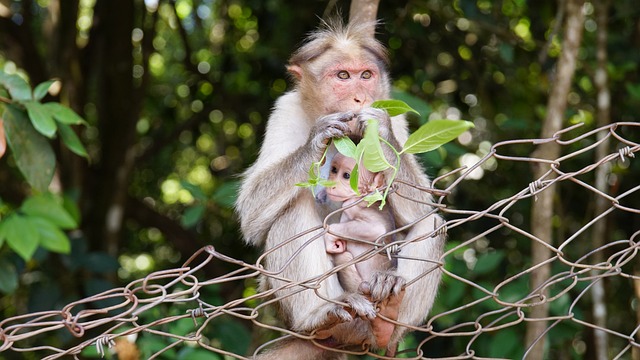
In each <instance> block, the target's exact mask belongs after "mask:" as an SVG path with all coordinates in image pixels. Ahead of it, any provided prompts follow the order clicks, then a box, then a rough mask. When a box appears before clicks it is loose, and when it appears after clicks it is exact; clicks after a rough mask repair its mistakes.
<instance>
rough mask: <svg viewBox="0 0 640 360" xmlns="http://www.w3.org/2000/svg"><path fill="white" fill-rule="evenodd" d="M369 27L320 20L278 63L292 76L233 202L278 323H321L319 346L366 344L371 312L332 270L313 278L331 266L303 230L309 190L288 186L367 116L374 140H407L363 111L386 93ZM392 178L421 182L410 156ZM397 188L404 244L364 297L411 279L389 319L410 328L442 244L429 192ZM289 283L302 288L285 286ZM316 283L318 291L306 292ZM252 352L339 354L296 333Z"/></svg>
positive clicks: (314, 326)
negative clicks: (375, 129)
mask: <svg viewBox="0 0 640 360" xmlns="http://www.w3.org/2000/svg"><path fill="white" fill-rule="evenodd" d="M374 26H375V25H374V24H372V23H350V24H348V25H346V26H343V25H342V23H341V22H340V21H334V22H332V23H325V24H323V26H322V27H321V28H320V29H319V30H317V31H315V32H313V33H312V34H311V35H310V36H309V38H308V39H307V41H306V43H305V44H304V45H303V46H302V47H301V48H300V49H298V50H297V51H296V52H295V53H294V54H293V55H292V57H291V59H290V60H289V66H288V67H287V69H288V71H289V72H290V73H291V74H292V75H293V76H294V78H295V88H294V90H293V91H290V92H288V93H286V94H284V95H283V96H282V97H280V98H279V99H278V100H277V102H276V105H275V108H274V110H273V112H272V114H271V116H270V117H269V121H268V123H267V129H266V133H265V137H264V140H263V144H262V148H261V149H260V154H259V156H258V159H257V160H256V162H255V163H254V164H253V165H252V166H251V167H250V168H249V169H248V170H247V171H246V172H245V174H244V179H243V182H242V185H241V188H240V193H239V196H238V201H237V204H236V207H237V212H238V214H239V217H240V225H241V230H242V232H243V235H244V237H245V240H246V241H247V242H248V243H250V244H253V245H257V246H264V248H265V257H264V264H263V265H264V267H265V269H266V270H267V271H269V272H270V273H272V274H275V275H274V276H265V277H263V278H262V284H261V285H262V287H263V289H264V288H269V289H274V290H275V295H276V296H277V297H278V298H280V299H281V300H280V301H279V305H280V310H281V313H282V315H283V317H284V320H285V322H286V324H287V326H289V327H290V328H291V329H292V330H295V331H298V332H302V333H307V334H310V333H312V332H314V331H316V330H319V329H320V330H322V334H323V335H322V339H324V343H323V344H324V345H328V346H331V347H342V346H345V345H355V344H358V345H361V344H371V345H373V346H374V347H375V346H376V343H375V340H376V339H375V336H374V335H373V334H372V332H371V322H370V319H371V317H372V316H373V315H374V314H372V311H374V312H375V310H374V308H373V305H372V303H371V302H370V301H369V300H368V299H367V298H366V297H364V295H362V294H358V293H345V292H344V290H343V289H342V288H341V286H340V284H339V282H338V279H337V276H335V274H334V275H333V276H330V277H323V276H322V275H323V274H325V273H327V272H330V271H331V269H332V264H331V260H330V258H329V256H328V255H327V254H326V252H325V248H324V241H323V238H322V234H323V231H322V230H316V231H314V232H311V233H309V232H308V230H309V229H314V228H318V227H319V226H320V225H321V224H322V220H323V216H324V214H320V211H319V210H318V207H317V206H316V204H315V200H314V197H313V196H312V194H311V192H310V191H309V190H307V189H303V188H299V187H296V186H294V185H295V184H296V183H298V182H303V181H305V180H306V179H307V177H308V169H309V166H310V164H311V163H312V162H314V161H317V160H319V159H320V157H321V156H322V154H323V152H324V150H325V148H326V146H327V143H328V142H329V140H330V139H331V138H334V137H341V136H345V135H355V136H362V132H363V129H364V127H365V126H366V121H367V120H369V119H376V120H378V122H379V131H380V136H381V137H383V138H384V139H386V140H387V141H388V142H389V143H390V144H392V145H393V146H394V147H396V148H399V145H398V144H399V143H404V141H405V140H406V139H407V137H408V130H407V123H406V120H405V119H404V117H397V118H394V119H393V121H391V120H390V119H389V117H388V116H387V114H386V113H385V112H384V111H381V110H377V109H372V108H370V107H369V106H370V105H371V103H372V102H373V101H375V100H378V99H387V98H389V96H390V84H389V76H388V73H387V70H386V65H387V62H388V59H387V55H386V50H385V49H384V47H383V46H382V45H381V44H380V43H379V42H377V41H376V40H375V39H374V38H373V36H372V35H371V34H372V31H373V30H372V29H373V27H374ZM388 158H389V159H394V157H392V156H388ZM391 161H393V160H391ZM398 179H402V180H404V181H406V182H408V183H413V184H417V185H421V186H425V187H428V186H429V180H428V179H427V177H426V175H424V172H423V170H422V168H421V167H420V165H419V164H418V162H417V161H416V159H415V158H414V157H413V156H412V155H403V158H402V161H401V166H400V171H399V173H398ZM397 186H398V189H397V193H395V194H391V195H390V196H389V205H388V206H391V209H392V210H393V214H394V217H395V222H396V224H397V227H398V228H399V229H402V228H403V227H404V226H405V225H407V224H413V225H412V226H410V227H409V228H408V229H405V230H406V231H404V232H403V233H401V234H399V235H400V236H399V237H400V238H404V239H405V240H406V241H407V242H406V243H405V244H403V245H402V249H401V253H400V256H399V258H398V267H397V271H396V273H395V274H390V273H389V272H381V273H379V274H377V276H375V277H374V278H373V279H372V280H371V281H370V282H369V283H368V284H367V285H368V286H369V290H370V291H369V292H368V294H367V295H368V296H369V297H370V299H371V301H373V302H384V301H385V300H388V299H389V298H391V297H392V296H393V295H397V294H398V292H399V290H400V288H401V287H402V285H403V284H404V283H405V281H409V282H412V284H411V286H408V287H407V288H406V292H405V294H404V301H403V302H402V304H401V307H400V311H399V317H398V321H399V322H400V323H407V324H410V325H414V326H415V325H420V324H422V323H423V321H424V319H425V317H426V315H427V313H428V312H429V309H430V308H431V306H432V304H433V300H434V298H435V295H436V291H437V286H438V282H439V278H440V272H439V270H438V269H437V268H438V265H437V263H436V262H437V261H439V259H440V256H441V254H442V249H443V245H444V240H443V238H442V237H441V236H436V237H428V236H427V235H429V234H432V233H433V230H434V227H435V226H436V221H437V219H439V218H437V215H434V214H433V213H432V209H431V208H430V207H429V206H428V205H426V204H428V203H430V202H431V197H430V196H429V195H428V194H426V193H425V192H422V191H419V190H416V189H415V188H414V187H411V186H406V185H403V184H402V183H401V182H398V183H397ZM416 200H417V201H416ZM416 221H417V222H416ZM414 222H416V223H415V224H414ZM299 234H301V235H299ZM286 280H289V281H286ZM291 282H293V283H303V284H304V285H307V286H306V287H303V286H298V285H296V286H291V285H290V283H291ZM287 284H289V286H287ZM318 285H319V288H318V289H317V290H313V289H311V288H310V287H314V286H316V287H317V286H318ZM316 292H317V293H316ZM319 295H321V296H322V297H321V296H319ZM323 298H325V299H327V298H328V299H335V300H338V301H340V302H342V303H346V304H347V306H346V307H342V306H340V305H337V304H335V303H331V302H327V301H326V300H324V299H323ZM340 322H341V323H340ZM336 323H339V324H337V325H335V324H336ZM327 324H330V325H331V326H329V327H327ZM407 330H408V329H407V328H405V327H400V326H396V328H395V330H394V333H393V335H392V337H391V342H390V345H389V348H388V350H389V351H390V353H393V352H394V351H395V346H396V345H397V343H398V341H399V340H400V339H401V338H402V336H403V335H404V333H406V331H407ZM260 358H263V359H334V358H335V359H340V358H344V356H343V355H341V354H338V353H336V352H333V351H330V350H325V349H322V348H320V347H316V346H314V345H313V344H312V343H311V342H310V341H304V340H297V339H296V340H293V341H289V342H287V343H285V344H282V345H281V346H279V347H277V348H275V349H272V350H271V351H268V352H267V353H266V354H262V355H260Z"/></svg>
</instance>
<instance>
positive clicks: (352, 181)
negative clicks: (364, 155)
mask: <svg viewBox="0 0 640 360" xmlns="http://www.w3.org/2000/svg"><path fill="white" fill-rule="evenodd" d="M358 180H360V168H359V167H358V163H355V165H353V169H351V177H350V178H349V186H351V190H353V192H354V193H356V195H358V196H360V189H359V187H358Z"/></svg>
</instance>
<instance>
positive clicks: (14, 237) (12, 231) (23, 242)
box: [3, 214, 40, 261]
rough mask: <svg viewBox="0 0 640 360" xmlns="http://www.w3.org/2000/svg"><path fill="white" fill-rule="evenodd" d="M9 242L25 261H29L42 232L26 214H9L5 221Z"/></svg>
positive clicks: (4, 230) (5, 230)
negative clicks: (39, 231)
mask: <svg viewBox="0 0 640 360" xmlns="http://www.w3.org/2000/svg"><path fill="white" fill-rule="evenodd" d="M3 223H4V224H3V232H4V235H5V236H6V240H7V244H8V245H9V247H10V248H11V249H13V251H15V252H16V253H17V254H18V255H20V257H21V258H23V259H24V260H25V261H29V260H30V259H31V257H32V256H33V253H35V252H36V249H37V248H38V243H39V242H40V234H39V233H38V229H37V228H36V226H35V224H33V223H32V222H31V221H30V219H29V218H28V217H26V216H22V215H19V214H11V215H9V216H8V217H7V218H6V219H5V220H4V222H3Z"/></svg>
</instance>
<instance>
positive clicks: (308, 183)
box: [296, 180, 315, 188]
mask: <svg viewBox="0 0 640 360" xmlns="http://www.w3.org/2000/svg"><path fill="white" fill-rule="evenodd" d="M311 182H312V181H311V180H309V181H305V182H299V183H296V186H297V187H303V188H308V187H312V186H315V184H312V183H311Z"/></svg>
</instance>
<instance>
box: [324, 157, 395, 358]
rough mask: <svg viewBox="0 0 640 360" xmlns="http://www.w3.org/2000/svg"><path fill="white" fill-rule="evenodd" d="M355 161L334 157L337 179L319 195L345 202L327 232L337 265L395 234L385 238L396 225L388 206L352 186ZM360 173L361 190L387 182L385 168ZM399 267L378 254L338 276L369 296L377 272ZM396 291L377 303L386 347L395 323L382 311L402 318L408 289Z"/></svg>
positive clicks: (375, 324) (380, 340)
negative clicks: (369, 200) (368, 198)
mask: <svg viewBox="0 0 640 360" xmlns="http://www.w3.org/2000/svg"><path fill="white" fill-rule="evenodd" d="M355 165H356V160H355V159H353V158H350V157H347V156H344V155H342V154H341V153H339V152H338V153H336V154H335V155H334V156H333V159H332V160H331V167H330V172H329V180H330V181H333V182H335V185H333V186H331V187H328V188H326V190H323V191H326V194H319V197H325V195H326V198H328V199H329V200H331V201H334V202H342V208H343V211H342V215H341V217H340V222H339V223H335V224H330V225H329V229H328V230H329V231H328V232H327V233H326V234H325V235H324V241H325V247H326V251H327V253H328V254H329V255H331V257H332V260H333V263H334V265H335V266H339V265H343V264H346V263H348V262H350V261H352V260H353V259H354V258H356V257H358V256H360V255H362V254H363V253H365V252H368V251H371V249H373V247H374V246H375V245H374V244H373V243H374V242H375V243H378V244H381V245H384V244H385V243H387V241H385V240H387V239H388V238H390V237H391V236H387V237H386V239H385V238H384V235H385V234H387V233H389V232H390V231H393V230H394V229H395V225H394V221H393V216H392V214H391V211H390V210H389V207H388V206H387V207H385V208H384V209H383V210H380V209H379V206H378V205H377V204H372V205H369V206H367V205H368V204H367V202H366V201H360V197H359V196H358V194H356V193H355V191H353V189H352V188H351V186H350V181H351V173H352V171H353V168H354V166H355ZM358 173H359V174H358V191H359V192H360V193H361V194H368V193H370V192H373V191H375V190H376V189H378V188H380V187H382V186H383V185H384V183H385V181H384V175H383V174H382V173H381V172H378V173H372V172H371V171H368V170H367V169H365V168H364V167H359V171H358ZM324 200H326V199H324ZM358 201H360V202H358ZM358 240H363V241H362V242H361V241H358ZM365 241H366V242H365ZM395 267H396V261H395V259H394V260H392V259H390V258H389V257H387V256H385V255H383V254H376V255H374V256H372V257H369V258H368V259H366V260H362V261H359V262H357V263H355V264H352V265H350V266H348V267H346V268H344V269H342V270H340V271H339V272H338V279H339V281H340V285H342V287H343V288H344V289H345V290H346V291H348V292H360V293H362V294H364V295H365V296H367V297H369V295H371V288H372V284H371V281H372V280H373V276H374V274H376V273H383V272H386V271H388V270H391V269H393V268H395ZM380 278H381V277H380V276H378V277H377V279H380ZM403 284H404V282H399V283H397V286H400V287H401V286H402V285H403ZM395 293H396V294H398V295H392V296H390V297H389V298H387V299H385V300H384V301H381V302H380V303H378V304H376V307H377V310H378V316H376V318H374V319H373V320H371V330H372V332H373V334H374V336H375V338H376V343H377V345H378V346H380V347H385V346H387V344H388V343H389V341H390V338H391V335H392V333H393V330H394V325H393V324H392V323H391V322H388V321H386V320H384V319H382V318H381V317H379V315H382V316H384V317H386V318H388V319H391V320H397V319H398V312H399V309H400V303H401V301H402V298H403V296H404V292H403V291H402V290H401V289H397V291H396V292H395Z"/></svg>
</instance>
